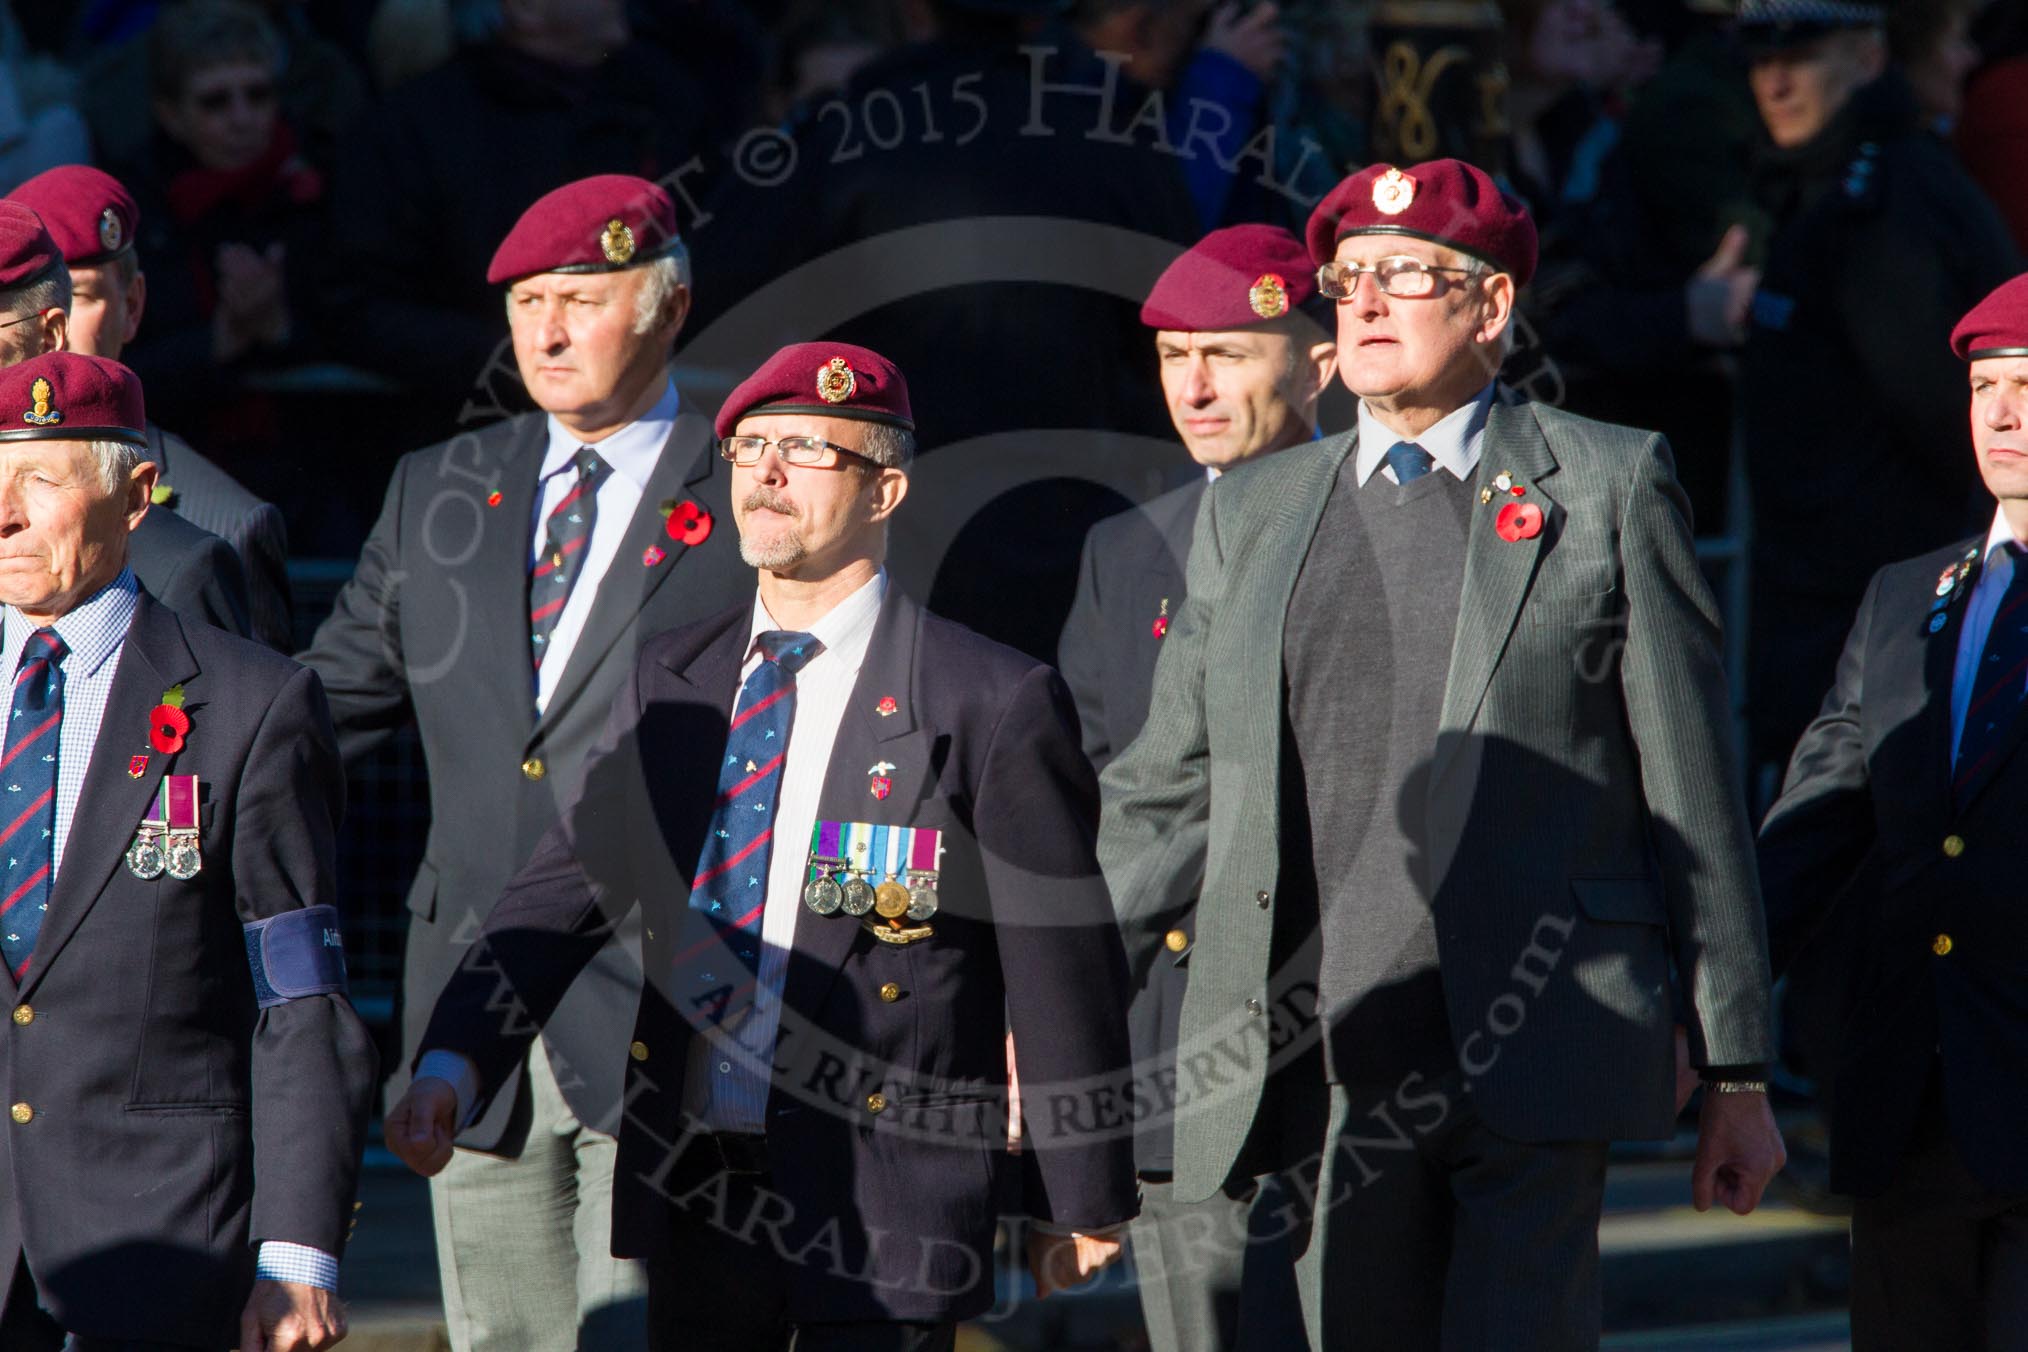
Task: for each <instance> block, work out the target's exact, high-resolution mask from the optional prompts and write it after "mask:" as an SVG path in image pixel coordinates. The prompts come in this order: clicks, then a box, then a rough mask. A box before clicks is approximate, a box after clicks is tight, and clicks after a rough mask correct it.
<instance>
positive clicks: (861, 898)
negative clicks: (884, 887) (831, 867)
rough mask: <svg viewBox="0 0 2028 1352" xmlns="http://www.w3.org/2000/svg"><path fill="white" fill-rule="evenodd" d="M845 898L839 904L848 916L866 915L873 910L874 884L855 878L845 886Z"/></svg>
mask: <svg viewBox="0 0 2028 1352" xmlns="http://www.w3.org/2000/svg"><path fill="white" fill-rule="evenodd" d="M844 894H845V895H844V897H843V899H842V900H841V901H840V902H839V905H840V907H841V908H842V909H843V910H844V912H845V914H847V915H865V914H866V913H867V912H868V911H871V910H872V909H873V884H871V883H869V882H867V881H866V880H865V879H864V878H853V879H851V880H850V881H849V882H847V883H846V884H845V887H844Z"/></svg>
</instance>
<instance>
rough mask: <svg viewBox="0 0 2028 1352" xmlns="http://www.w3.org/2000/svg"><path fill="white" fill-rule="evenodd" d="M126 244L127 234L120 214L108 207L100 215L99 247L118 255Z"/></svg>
mask: <svg viewBox="0 0 2028 1352" xmlns="http://www.w3.org/2000/svg"><path fill="white" fill-rule="evenodd" d="M126 242H127V232H126V231H125V230H124V229H122V228H121V226H120V215H119V213H118V212H116V211H114V210H113V209H112V208H111V207H107V208H106V209H105V210H104V211H101V212H100V213H99V247H100V248H102V249H104V250H105V251H106V252H107V253H118V252H119V249H120V246H121V245H122V244H125V243H126Z"/></svg>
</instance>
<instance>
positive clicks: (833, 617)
mask: <svg viewBox="0 0 2028 1352" xmlns="http://www.w3.org/2000/svg"><path fill="white" fill-rule="evenodd" d="M886 599H887V570H886V569H885V568H882V569H881V570H880V571H879V572H877V573H875V574H874V575H873V577H872V579H871V580H870V581H868V582H867V583H866V584H865V585H864V586H862V587H860V588H859V590H857V591H855V592H853V593H852V594H851V595H850V596H848V597H846V598H845V599H844V600H842V601H840V602H839V603H838V604H837V605H835V606H832V607H831V609H830V610H828V611H826V612H825V613H824V617H823V618H822V619H820V620H818V621H817V622H816V623H815V624H813V625H811V626H810V631H809V632H810V633H811V634H813V635H815V636H816V639H817V642H818V643H820V644H822V645H823V646H822V647H820V648H819V649H818V650H817V655H816V656H815V657H813V658H811V659H810V661H809V664H808V665H807V666H805V667H804V668H803V670H804V671H805V672H808V671H809V670H810V668H811V667H816V668H817V675H818V676H819V677H821V676H822V675H823V674H824V673H825V672H827V671H829V672H841V671H857V670H859V666H860V664H861V663H862V662H864V661H865V660H866V647H867V644H869V643H871V642H872V640H873V622H874V621H875V620H877V619H879V618H880V603H881V602H882V601H884V600H886ZM779 628H781V626H780V625H779V624H776V623H775V619H774V616H772V615H770V614H768V608H767V605H766V604H765V603H764V602H763V601H762V600H761V598H760V596H759V594H758V593H756V594H755V596H754V598H753V628H752V630H751V631H750V632H749V634H748V636H747V644H746V662H745V664H744V665H743V666H742V667H741V671H742V673H745V672H748V671H750V670H751V669H752V667H753V665H754V664H755V662H756V661H758V660H759V659H758V654H759V652H760V645H759V639H760V636H761V635H762V634H765V633H768V632H769V631H771V630H775V629H779ZM820 663H821V664H822V665H821V666H819V664H820Z"/></svg>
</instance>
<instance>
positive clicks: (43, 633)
mask: <svg viewBox="0 0 2028 1352" xmlns="http://www.w3.org/2000/svg"><path fill="white" fill-rule="evenodd" d="M69 651H70V645H69V644H68V643H65V642H64V641H63V635H61V634H59V633H57V632H56V631H55V630H54V629H48V628H44V629H38V630H36V631H35V632H34V633H32V634H30V635H29V636H28V642H27V643H26V644H24V645H22V649H21V664H22V665H23V666H26V665H28V663H30V662H35V661H44V662H61V661H62V660H63V656H64V654H65V653H67V652H69Z"/></svg>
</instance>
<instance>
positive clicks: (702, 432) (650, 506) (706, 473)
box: [521, 413, 733, 723]
mask: <svg viewBox="0 0 2028 1352" xmlns="http://www.w3.org/2000/svg"><path fill="white" fill-rule="evenodd" d="M718 464H719V460H718V456H717V454H716V446H715V444H714V442H713V440H712V437H711V424H710V423H709V422H708V421H706V420H705V419H704V417H703V416H702V415H700V414H696V413H684V414H679V415H678V416H677V419H676V425H675V426H674V427H672V428H670V430H669V440H668V442H667V443H665V444H664V445H663V447H662V454H661V455H659V456H657V457H656V459H655V468H654V470H653V471H652V472H650V474H649V475H648V482H647V485H646V486H645V487H644V488H643V489H642V490H641V502H640V505H639V506H638V507H636V508H635V509H634V515H633V519H632V520H630V521H629V522H628V523H627V533H626V535H625V536H624V537H623V538H622V539H621V541H620V550H619V553H617V554H615V555H614V556H613V561H612V563H611V564H610V565H609V566H608V567H607V569H606V575H605V576H604V577H603V578H601V579H600V580H599V588H598V594H597V595H596V596H594V597H593V598H592V607H591V613H590V614H588V615H586V616H585V622H584V628H583V629H582V630H580V631H579V633H578V636H577V642H576V643H574V644H573V645H572V646H571V650H570V660H569V661H568V663H566V664H565V666H564V669H563V677H562V679H561V680H559V681H558V682H557V685H556V690H555V691H554V692H553V693H552V694H551V695H550V697H549V707H548V708H547V709H546V710H545V711H544V712H543V721H544V722H548V723H554V722H555V721H556V720H557V719H558V718H559V717H561V716H562V714H563V712H564V711H565V710H566V709H568V708H569V707H570V705H571V704H573V703H574V702H575V701H576V699H577V697H578V696H579V695H580V694H582V693H583V691H584V689H585V687H586V686H587V685H588V684H589V683H590V681H591V675H592V673H593V672H594V671H596V670H597V669H598V665H599V663H600V662H602V661H604V660H605V656H606V654H607V652H609V651H610V650H611V649H612V646H613V645H614V644H615V643H617V642H618V641H619V639H620V636H621V635H622V634H624V633H626V631H627V628H628V626H629V625H631V624H633V623H634V621H635V620H637V619H638V618H639V617H640V614H641V611H642V610H643V609H644V608H645V607H646V606H647V604H648V600H649V598H650V597H652V596H654V594H655V593H656V591H658V590H659V589H660V588H661V587H662V585H663V584H664V583H665V582H667V580H668V578H669V575H670V574H671V573H673V572H675V571H676V566H677V565H678V564H679V563H680V562H682V559H681V555H682V554H683V553H684V551H685V550H686V549H687V548H688V546H686V545H685V544H683V543H682V542H681V541H680V540H675V539H672V538H670V536H669V534H668V531H667V522H666V519H665V518H664V516H663V515H662V503H663V502H664V501H665V500H667V499H677V500H681V499H683V498H685V497H693V496H695V494H696V490H695V488H694V486H695V485H697V484H699V483H701V482H703V481H704V480H706V479H709V478H710V477H711V475H712V473H713V472H714V470H715V469H716V468H717V466H718ZM715 529H719V530H731V529H733V525H732V522H730V521H719V522H716V523H715ZM650 548H658V549H660V550H662V551H663V553H664V555H665V556H666V557H665V558H664V559H663V560H662V561H661V562H660V563H657V564H654V565H652V566H649V565H646V564H643V563H642V562H641V560H642V559H643V557H644V556H645V555H646V554H647V551H648V550H649V549H650ZM526 609H527V607H526V606H524V607H523V610H524V611H525V610H526ZM521 632H522V640H523V644H524V646H525V645H526V642H527V633H528V618H527V616H526V615H525V614H524V615H523V616H522V619H521Z"/></svg>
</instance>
